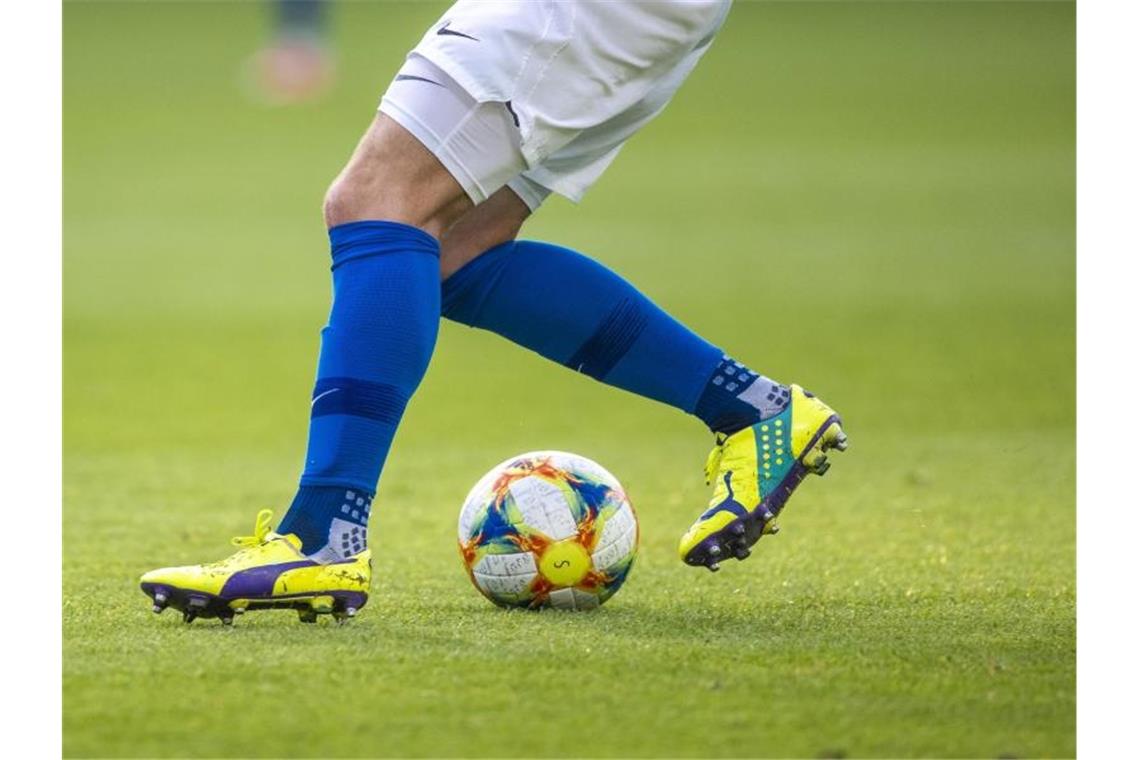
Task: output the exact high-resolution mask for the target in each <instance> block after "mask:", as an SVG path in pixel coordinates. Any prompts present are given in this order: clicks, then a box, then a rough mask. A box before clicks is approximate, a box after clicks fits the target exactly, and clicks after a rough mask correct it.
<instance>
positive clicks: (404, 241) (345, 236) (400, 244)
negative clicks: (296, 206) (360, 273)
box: [329, 219, 439, 269]
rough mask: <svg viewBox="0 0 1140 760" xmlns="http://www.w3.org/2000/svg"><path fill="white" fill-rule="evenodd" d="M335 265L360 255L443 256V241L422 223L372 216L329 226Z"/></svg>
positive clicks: (337, 265)
mask: <svg viewBox="0 0 1140 760" xmlns="http://www.w3.org/2000/svg"><path fill="white" fill-rule="evenodd" d="M329 243H331V244H332V260H333V264H332V268H333V269H336V268H337V267H339V266H340V265H341V264H344V263H345V262H348V261H354V260H356V259H363V258H368V257H370V256H383V255H386V254H391V253H424V254H427V255H428V256H435V257H436V258H439V241H438V240H436V239H435V238H434V237H432V236H431V235H429V234H428V233H426V232H424V231H423V230H421V229H420V228H419V227H413V226H411V225H410V224H403V223H401V222H388V221H383V220H378V219H377V220H374V219H368V220H364V221H360V222H346V223H345V224H338V225H337V226H335V227H332V228H330V229H329Z"/></svg>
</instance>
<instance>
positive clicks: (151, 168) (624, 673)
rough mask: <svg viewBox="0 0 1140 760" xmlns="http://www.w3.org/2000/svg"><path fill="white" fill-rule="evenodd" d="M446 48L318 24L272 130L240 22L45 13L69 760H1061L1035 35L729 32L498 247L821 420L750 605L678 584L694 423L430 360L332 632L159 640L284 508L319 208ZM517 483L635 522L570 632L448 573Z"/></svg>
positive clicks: (560, 385) (446, 333)
mask: <svg viewBox="0 0 1140 760" xmlns="http://www.w3.org/2000/svg"><path fill="white" fill-rule="evenodd" d="M442 7H443V6H442V4H437V3H418V4H385V5H364V4H348V3H342V4H341V5H340V7H339V8H338V18H337V34H338V40H339V43H340V45H341V54H342V60H341V64H342V66H341V70H342V74H343V76H342V78H341V80H340V82H339V84H338V87H337V89H336V90H335V92H334V93H333V94H332V95H331V96H330V97H329V98H328V99H327V100H325V101H324V102H322V103H320V104H315V105H311V106H305V107H300V108H295V109H287V110H274V109H269V108H263V107H259V106H256V105H253V104H251V103H249V102H248V101H247V100H246V98H245V96H244V95H243V93H242V90H241V88H240V86H239V84H238V77H237V71H238V69H239V67H240V63H241V61H242V59H243V57H244V56H245V55H246V54H247V53H249V52H250V51H251V50H252V49H253V47H254V46H255V45H256V43H257V41H258V40H259V39H260V37H261V36H262V34H263V33H264V26H265V23H264V17H263V15H262V9H261V8H260V7H258V6H257V5H254V4H249V3H247V4H241V5H231V4H218V3H211V4H171V3H161V4H157V3H156V4H137V3H132V4H105V3H71V4H68V5H67V7H66V9H65V82H64V89H65V140H64V151H65V167H66V176H65V180H64V188H65V225H66V227H65V236H66V237H65V241H66V253H65V256H66V258H65V299H66V313H65V336H64V339H65V348H66V355H65V487H66V495H65V515H64V516H65V555H64V589H63V590H64V600H63V604H64V609H63V613H64V614H63V620H64V652H63V654H64V684H63V690H64V691H63V693H64V705H65V714H64V731H65V734H64V749H65V753H66V754H67V755H68V756H326V757H357V756H374V755H375V756H425V755H469V756H517V755H527V756H583V755H585V756H615V755H625V756H653V755H669V756H685V757H692V756H750V755H752V756H807V757H815V756H837V755H839V754H841V753H842V754H846V755H847V756H870V755H879V756H884V755H886V756H955V757H957V756H979V757H996V756H998V755H1002V754H1012V755H1016V756H1071V755H1073V754H1074V753H1075V725H1074V713H1075V695H1074V685H1075V611H1074V596H1075V583H1074V581H1075V569H1074V568H1075V566H1074V554H1075V552H1074V517H1075V514H1074V479H1075V477H1074V457H1075V444H1074V416H1075V413H1074V384H1075V383H1074V357H1075V325H1074V94H1075V92H1074V87H1075V84H1074V8H1073V6H1072V5H1071V4H1067V3H1043V4H1035V3H1012V4H1001V3H963V4H927V3H914V4H912V3H888V4H874V3H850V4H844V3H840V4H827V3H778V4H760V3H743V2H742V3H738V5H737V7H736V8H735V9H734V10H733V11H732V14H731V15H730V17H729V21H728V24H727V26H726V28H725V30H724V32H723V34H722V36H721V38H720V39H719V40H718V41H717V43H716V44H715V45H714V46H713V49H712V51H711V53H709V55H708V56H707V58H706V60H705V61H704V62H703V63H702V64H701V66H700V67H699V68H698V70H697V71H696V73H695V74H694V75H693V77H692V79H691V81H690V82H689V83H688V84H687V85H686V86H685V88H684V89H682V91H681V92H680V94H679V95H678V97H677V99H676V100H675V101H674V103H673V104H672V105H671V106H670V108H669V109H668V110H667V111H666V113H665V114H664V116H663V117H662V118H661V119H660V120H659V121H658V122H657V123H654V124H652V125H651V126H650V127H649V128H648V129H646V130H645V132H644V133H643V134H640V135H638V136H637V137H636V138H635V139H634V140H633V141H632V142H631V144H630V145H629V147H628V148H627V149H626V151H625V152H624V153H623V154H622V156H621V157H620V158H619V159H618V161H617V162H616V164H615V165H614V166H613V168H612V169H611V170H610V172H609V173H608V174H607V176H606V177H605V179H604V181H603V182H601V183H600V184H599V185H598V186H597V187H596V188H595V189H594V190H593V191H592V192H591V194H590V195H589V196H588V197H587V200H586V201H585V202H584V203H583V204H582V206H581V207H578V208H575V207H573V206H572V205H571V204H568V203H566V202H563V201H552V202H551V203H550V204H549V207H548V208H545V209H543V210H542V212H541V213H539V214H538V215H537V216H536V218H535V219H534V220H533V221H532V223H531V224H530V225H529V227H528V230H527V231H526V234H527V235H530V236H533V237H539V238H544V239H550V240H556V241H559V242H561V243H564V244H567V245H571V246H574V247H576V248H579V249H581V250H583V251H586V252H588V253H590V254H592V255H594V256H596V257H598V258H600V259H602V260H603V261H605V262H607V263H608V264H610V265H612V266H613V267H614V268H616V269H617V270H618V271H620V272H622V273H623V274H625V275H627V276H629V277H630V278H631V279H633V280H634V281H636V282H637V283H638V284H639V285H641V286H642V287H643V288H644V290H645V291H646V292H648V293H649V294H650V295H651V296H652V297H654V298H655V299H657V300H658V301H659V302H660V303H661V304H663V305H664V306H665V307H666V308H668V309H670V310H671V311H673V312H674V313H675V314H677V315H678V316H679V317H680V318H682V319H683V320H685V321H686V322H687V323H689V324H690V325H692V326H693V327H694V328H695V329H697V330H698V331H699V332H701V333H702V334H704V335H706V336H708V337H709V338H710V339H712V340H714V341H716V342H718V343H719V344H721V345H723V346H725V347H726V348H727V349H728V350H730V351H731V352H732V353H733V354H734V355H735V356H737V357H739V358H741V359H742V360H744V361H746V362H748V363H749V364H751V365H752V366H754V367H756V368H757V369H760V370H762V371H764V372H765V373H767V374H770V375H772V376H773V377H776V378H781V379H785V380H789V381H797V382H801V383H804V384H806V385H807V386H808V387H810V388H812V389H814V390H816V391H817V392H819V393H820V394H821V395H823V396H824V398H826V399H828V400H829V401H830V402H831V403H832V404H834V405H835V406H836V407H837V408H838V409H839V410H840V411H841V412H842V413H843V414H844V417H845V419H846V421H847V427H848V431H849V433H850V435H851V440H852V448H851V450H850V451H848V452H847V453H846V454H845V455H844V456H842V457H841V458H839V460H838V461H837V462H836V466H835V467H833V468H832V470H831V472H830V473H829V474H828V476H827V477H826V478H825V479H823V480H818V479H813V480H812V481H811V482H809V483H808V484H806V485H805V487H804V489H803V490H802V491H801V492H800V494H799V495H797V497H796V498H795V499H794V501H793V502H792V506H791V508H790V511H789V512H788V514H787V517H786V519H785V520H782V521H781V522H782V523H783V525H784V531H783V532H782V533H781V534H780V535H779V536H778V537H776V538H774V539H765V540H764V541H763V542H762V543H761V545H760V546H759V547H758V549H759V551H758V552H757V554H756V555H754V557H753V559H751V560H749V561H748V562H747V563H744V564H739V565H737V564H733V565H732V566H728V567H726V568H725V569H724V570H723V571H722V572H721V573H719V574H717V575H715V576H714V575H711V574H709V573H706V572H703V571H696V570H694V569H691V568H688V567H685V566H683V565H682V564H681V563H679V562H678V561H677V559H676V557H675V553H674V551H675V545H676V541H677V538H678V537H679V535H680V534H681V532H683V531H684V529H685V528H686V527H687V526H688V524H689V522H690V521H691V520H692V518H693V517H694V516H695V514H696V513H697V512H698V511H699V510H700V509H701V506H702V504H703V502H704V500H705V498H706V491H705V488H704V486H703V484H702V482H701V466H702V464H703V461H704V456H705V453H706V450H707V447H708V445H709V437H708V435H707V434H706V433H705V432H703V431H702V429H701V426H700V425H699V424H698V423H696V422H695V421H694V420H692V419H689V418H686V417H685V416H684V415H681V414H678V413H676V412H675V411H674V410H671V409H668V408H665V407H663V406H659V405H655V404H653V403H651V402H648V401H644V400H642V399H639V398H636V397H634V396H631V395H628V394H625V393H622V392H619V391H613V390H610V389H608V388H606V387H604V386H602V385H600V384H598V383H594V382H593V381H590V380H588V379H586V378H583V377H581V376H577V375H574V374H572V373H569V372H566V371H565V370H564V369H561V368H559V367H557V366H554V365H552V364H548V363H546V362H544V361H543V360H541V359H540V358H538V357H536V356H534V355H532V354H529V353H526V352H523V351H520V350H518V349H517V348H515V347H514V346H511V345H509V344H507V343H506V342H504V341H502V340H501V339H499V338H497V337H495V336H493V335H490V334H486V333H480V332H476V331H472V330H468V329H466V328H460V327H457V326H455V325H451V324H446V325H444V327H443V329H442V333H441V336H440V341H439V346H438V349H437V352H436V355H435V358H434V359H433V362H432V367H431V369H430V371H429V373H428V376H427V378H426V380H425V382H424V384H423V386H422V389H421V390H420V392H419V393H418V395H417V396H416V397H415V399H414V400H413V402H412V404H411V406H410V408H409V410H408V414H407V416H406V418H405V422H404V425H403V426H402V428H401V430H400V433H399V436H398V437H397V440H396V446H395V450H394V453H393V455H392V457H391V459H390V461H389V462H388V465H387V467H386V469H385V473H384V480H383V484H382V489H381V494H380V504H381V507H380V509H379V510H378V520H379V529H378V530H376V531H375V533H374V537H373V546H374V549H375V551H376V556H377V561H376V577H375V580H374V586H373V592H374V595H373V597H372V602H371V603H370V604H369V606H368V608H366V611H365V612H364V614H363V615H362V616H361V617H360V618H359V619H358V620H357V621H355V622H354V623H353V624H352V625H351V626H347V627H344V628H339V629H338V628H335V627H332V626H330V625H320V626H315V627H311V626H301V625H299V624H298V623H297V621H296V617H295V616H294V615H292V614H290V613H273V614H262V615H253V616H247V617H246V618H244V619H242V620H240V621H239V624H238V625H237V626H235V628H234V629H232V630H227V629H223V628H222V627H221V626H220V625H218V624H217V623H216V622H212V621H205V622H200V623H196V624H194V625H193V626H190V627H185V626H183V625H182V624H181V623H180V622H179V621H178V620H177V618H176V617H175V616H174V615H171V614H167V615H164V616H162V617H155V616H153V615H151V614H150V612H149V607H148V605H147V603H146V600H145V598H144V597H143V595H142V594H141V593H140V592H139V590H138V588H137V577H138V575H139V574H140V573H142V572H143V571H145V570H147V569H150V568H152V567H156V566H159V565H165V564H173V563H184V562H197V561H203V560H208V559H213V558H218V557H221V556H223V555H224V554H225V553H226V552H227V549H228V547H227V543H226V542H227V541H228V539H229V537H230V536H231V535H234V534H244V533H247V532H248V530H249V528H250V526H251V524H252V521H253V517H254V514H255V512H256V510H257V508H259V507H261V506H265V505H272V506H276V507H278V508H280V507H281V506H282V505H284V504H286V503H287V500H288V499H289V498H290V496H291V492H292V488H293V485H294V483H295V478H296V475H297V472H298V469H299V466H300V462H301V458H302V452H303V445H304V435H305V430H306V423H307V409H308V404H307V399H308V394H309V390H310V387H311V382H312V375H313V367H314V362H315V350H316V348H317V340H318V329H319V327H320V326H321V324H322V323H323V320H324V317H325V313H326V308H327V302H328V292H329V288H328V275H327V267H328V261H327V249H326V239H325V236H324V230H323V228H322V225H321V222H320V217H319V204H320V199H321V196H322V193H323V191H324V188H325V187H326V185H327V183H328V181H329V180H330V179H331V177H332V176H333V175H334V174H335V173H336V172H337V171H338V169H339V168H340V165H341V164H342V162H343V161H344V160H345V158H346V157H347V154H348V152H349V151H350V149H351V147H352V145H353V144H354V141H355V140H356V138H357V137H358V135H359V133H360V132H361V131H362V130H363V129H364V127H365V126H366V125H367V123H368V121H369V119H370V118H371V114H372V110H373V108H374V106H375V102H376V100H377V98H378V96H379V94H380V92H381V91H382V89H383V88H384V86H385V85H386V83H387V81H388V78H389V77H390V76H391V74H392V73H393V70H394V68H395V67H396V65H397V64H398V62H399V60H400V59H401V57H402V55H403V53H404V51H405V50H406V48H407V47H408V46H409V45H411V44H412V43H413V42H414V41H415V40H416V39H418V36H419V35H420V34H421V33H422V30H423V29H424V28H425V27H426V25H427V24H428V23H430V22H431V21H433V20H434V19H435V18H436V17H437V16H438V14H439V13H440V11H441V9H442ZM547 447H550V448H560V449H568V450H573V451H578V452H581V453H583V454H586V455H588V456H590V457H593V458H595V459H597V460H599V461H600V462H602V463H603V464H605V465H606V466H607V467H608V468H610V469H611V470H613V471H614V472H615V473H616V474H617V475H618V476H619V477H620V478H621V479H622V481H623V482H624V484H625V485H626V487H627V489H628V491H629V493H630V495H631V497H632V499H633V501H634V503H635V505H636V506H637V508H638V510H639V514H640V516H641V527H642V538H643V543H642V550H641V556H640V558H639V560H638V564H637V565H636V566H635V568H634V571H633V573H632V575H631V577H630V580H629V583H628V584H627V585H626V586H625V587H624V589H623V590H622V591H621V593H620V594H619V595H618V596H617V597H615V598H614V600H613V601H612V602H610V603H609V604H607V606H606V607H604V608H603V609H602V610H600V611H599V612H598V613H596V614H582V615H575V614H547V613H542V614H526V613H509V612H504V611H500V610H498V609H495V608H493V607H492V606H491V605H489V604H488V603H487V602H486V601H485V600H484V599H483V598H482V597H480V596H479V595H478V594H477V593H476V592H475V591H474V589H472V588H471V587H470V585H469V583H468V581H467V579H466V577H465V575H464V573H463V570H462V568H461V564H460V561H459V559H458V557H457V553H456V550H455V546H454V521H455V519H456V515H457V513H458V509H459V504H460V501H461V499H462V497H463V495H464V494H465V493H466V491H467V489H468V488H469V487H470V485H471V484H472V483H473V482H474V481H475V480H476V479H477V478H478V477H479V476H480V475H481V474H482V473H483V472H484V471H485V470H486V469H487V468H488V467H490V466H491V465H492V464H494V463H496V462H498V461H499V460H501V459H503V458H505V457H507V456H509V455H511V454H514V453H517V452H520V451H523V450H529V449H538V448H547Z"/></svg>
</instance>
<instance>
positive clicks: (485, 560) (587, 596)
mask: <svg viewBox="0 0 1140 760" xmlns="http://www.w3.org/2000/svg"><path fill="white" fill-rule="evenodd" d="M637 539H638V527H637V515H636V514H634V511H633V505H631V504H630V503H629V499H627V498H626V495H625V491H624V490H622V487H621V484H620V483H618V481H617V478H615V477H614V476H613V475H611V474H610V473H609V472H607V471H606V470H605V469H604V468H603V467H602V466H601V465H599V464H597V463H596V462H593V461H591V460H589V459H586V458H585V457H581V456H578V455H577V454H567V453H565V452H561V451H534V452H531V453H529V454H520V455H519V456H517V457H512V458H510V459H508V460H507V461H505V462H503V463H502V464H500V465H498V466H497V467H495V468H494V469H492V470H491V471H490V472H488V473H487V474H486V475H484V476H483V477H482V479H480V481H479V482H478V483H476V484H475V487H474V488H472V489H471V493H469V494H467V500H466V501H464V503H463V509H462V510H461V511H460V512H459V553H460V555H462V557H463V564H464V566H465V567H466V568H467V574H468V575H469V576H470V578H471V582H472V583H474V584H475V588H477V589H479V591H480V592H482V594H483V595H484V596H485V597H487V598H488V599H490V600H491V601H492V602H494V603H495V604H498V605H501V606H503V607H528V608H537V607H548V606H549V607H555V608H558V609H575V610H581V609H592V608H594V607H597V606H598V605H600V604H601V603H602V602H604V601H606V600H607V599H609V598H610V597H611V596H613V595H614V594H615V593H617V590H618V589H619V588H621V584H622V583H624V582H625V579H626V577H627V576H628V575H629V570H630V568H631V567H632V566H633V559H634V557H635V556H636V555H637Z"/></svg>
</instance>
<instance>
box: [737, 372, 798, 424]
mask: <svg viewBox="0 0 1140 760" xmlns="http://www.w3.org/2000/svg"><path fill="white" fill-rule="evenodd" d="M737 398H738V399H740V400H741V401H743V402H744V403H746V404H748V405H749V406H752V407H755V408H756V409H759V410H760V418H761V419H767V418H769V417H775V416H776V415H777V414H779V413H780V412H782V411H784V409H786V408H787V406H788V402H789V401H791V398H792V397H791V394H790V393H789V392H788V389H787V388H785V387H784V386H782V385H780V384H779V383H774V382H772V381H771V380H769V379H768V378H766V377H764V376H763V375H761V376H759V377H757V378H756V382H754V383H752V385H749V386H748V387H747V388H745V389H744V390H743V391H741V393H740V395H738V396H737Z"/></svg>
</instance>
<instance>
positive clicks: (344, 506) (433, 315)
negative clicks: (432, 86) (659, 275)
mask: <svg viewBox="0 0 1140 760" xmlns="http://www.w3.org/2000/svg"><path fill="white" fill-rule="evenodd" d="M471 205H472V202H471V201H470V200H469V199H468V198H467V196H466V194H465V193H464V190H463V188H462V187H461V186H460V185H459V184H458V183H457V182H456V181H455V180H454V179H453V178H452V175H451V174H450V173H449V172H448V170H447V169H445V168H444V167H443V165H442V164H441V163H440V162H439V161H438V160H437V159H436V158H435V156H434V155H433V154H432V153H431V152H430V151H429V150H427V149H426V148H425V147H424V146H423V145H422V144H421V143H420V142H419V141H418V140H416V139H415V138H414V137H413V136H412V135H411V134H409V133H408V132H407V130H406V129H404V128H403V127H401V126H400V125H399V124H397V123H396V122H395V121H394V120H392V119H391V118H389V117H388V116H386V115H383V114H381V115H379V116H378V117H377V118H376V120H375V121H374V122H373V123H372V125H371V127H370V128H369V129H368V131H367V132H366V134H365V135H364V137H363V138H362V139H361V141H360V144H359V145H358V146H357V148H356V150H355V152H354V153H353V155H352V157H351V159H350V160H349V162H348V164H347V166H346V167H345V169H344V170H343V171H342V172H341V173H340V176H338V177H337V178H336V180H335V181H334V182H333V184H332V187H331V188H330V189H329V192H328V196H327V199H326V202H325V208H324V214H325V221H326V223H327V224H328V227H329V239H330V242H331V247H332V278H333V290H334V297H333V304H332V309H331V312H330V315H329V320H328V324H327V326H326V327H325V328H324V329H323V330H322V333H321V352H320V359H319V362H318V367H317V380H316V386H315V388H314V390H313V397H312V404H311V408H310V426H309V444H308V451H307V455H306V458H305V467H304V472H303V474H302V476H301V483H300V487H299V489H298V491H297V494H296V496H295V497H294V499H293V502H292V505H291V506H290V508H289V510H288V512H287V514H286V515H285V517H284V519H283V520H282V522H281V524H280V526H279V527H278V528H277V531H276V532H274V531H272V530H271V529H270V526H271V519H272V515H271V513H270V512H269V510H263V511H262V512H261V513H260V514H259V515H258V520H257V524H256V527H255V530H254V534H253V535H252V536H250V537H247V538H243V539H239V540H236V541H235V543H238V544H239V545H240V546H241V547H242V548H241V550H240V551H239V552H238V553H237V554H235V555H233V556H232V557H230V558H229V559H227V560H224V561H222V562H220V563H213V564H208V565H193V566H187V567H175V568H164V569H161V570H156V571H152V572H150V573H147V574H146V575H145V576H143V579H142V587H143V590H144V591H145V592H146V593H147V594H149V595H150V596H151V597H152V598H153V599H154V605H155V611H156V612H161V611H162V610H163V609H164V608H165V607H166V606H172V607H174V608H176V609H178V610H181V611H182V612H183V615H184V618H185V619H187V620H193V619H194V618H195V617H197V616H206V617H220V618H222V620H223V621H226V622H228V621H230V620H232V618H233V615H234V614H235V613H238V612H243V611H245V610H247V609H264V608H270V607H293V608H296V609H297V610H298V611H299V612H300V614H301V619H302V620H303V621H306V622H312V621H314V620H315V619H316V617H317V614H318V613H332V614H334V615H336V616H338V617H339V618H341V619H346V618H348V617H351V616H352V615H353V614H355V612H356V610H358V609H359V608H360V607H362V606H363V605H364V603H365V602H366V601H367V594H368V587H369V581H370V577H371V566H370V555H369V553H368V551H367V538H366V531H367V525H368V517H369V511H370V507H371V501H372V495H373V493H374V492H375V489H376V485H377V481H378V479H379V476H380V470H381V467H382V465H383V462H384V459H385V457H386V456H387V453H388V449H389V446H390V445H391V442H392V438H393V435H394V434H395V431H396V426H397V425H398V424H399V421H400V417H401V415H402V414H403V411H404V407H405V405H406V404H407V402H408V399H409V398H410V396H411V395H412V393H413V392H414V391H415V389H416V387H417V386H418V384H419V382H420V379H421V378H422V377H423V374H424V372H425V370H426V369H427V365H428V361H429V359H430V357H431V353H432V349H433V347H434V345H435V338H436V333H437V331H438V326H439V303H440V302H439V297H440V296H439V243H438V240H437V236H438V235H439V234H440V233H441V232H442V230H444V229H446V228H448V227H450V226H451V225H452V224H453V223H454V221H455V220H456V219H457V218H458V217H459V216H461V215H462V214H463V212H464V211H466V210H467V209H468V208H470V207H471Z"/></svg>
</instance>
